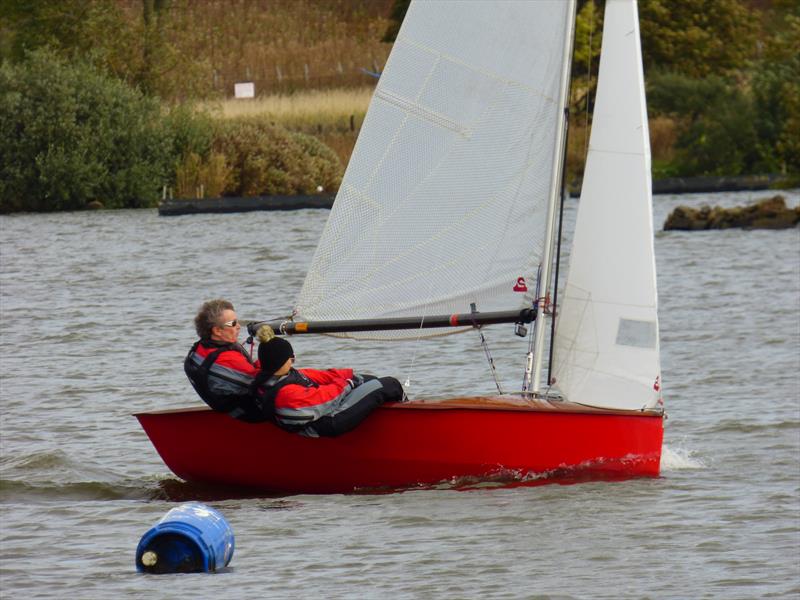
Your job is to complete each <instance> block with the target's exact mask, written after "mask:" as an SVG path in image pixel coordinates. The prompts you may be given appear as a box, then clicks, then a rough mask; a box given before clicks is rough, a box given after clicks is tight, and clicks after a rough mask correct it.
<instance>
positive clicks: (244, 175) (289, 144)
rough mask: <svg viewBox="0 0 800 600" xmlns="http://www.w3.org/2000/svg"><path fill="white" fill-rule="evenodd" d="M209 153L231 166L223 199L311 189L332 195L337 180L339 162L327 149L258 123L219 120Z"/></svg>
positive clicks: (311, 190) (334, 154) (300, 137)
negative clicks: (328, 191)
mask: <svg viewBox="0 0 800 600" xmlns="http://www.w3.org/2000/svg"><path fill="white" fill-rule="evenodd" d="M214 150H215V152H218V153H220V154H223V155H224V156H225V157H226V159H227V163H228V165H230V167H231V172H230V177H229V179H228V182H229V183H228V186H227V188H226V195H233V196H261V195H264V196H271V195H292V194H311V193H313V192H315V191H316V188H317V186H322V187H323V188H325V189H327V190H330V191H333V190H335V189H336V188H338V186H339V182H340V181H341V164H340V163H339V159H338V157H337V156H336V153H335V152H333V150H331V149H330V148H328V147H327V146H325V145H324V144H323V143H322V142H320V141H319V140H317V139H316V138H313V137H311V136H308V135H304V134H301V133H292V132H289V131H287V130H286V129H284V128H283V127H280V126H277V125H273V124H271V123H269V122H267V121H265V120H263V119H257V118H252V117H250V118H238V119H231V120H226V121H222V122H220V124H219V127H218V132H217V136H216V139H215V141H214Z"/></svg>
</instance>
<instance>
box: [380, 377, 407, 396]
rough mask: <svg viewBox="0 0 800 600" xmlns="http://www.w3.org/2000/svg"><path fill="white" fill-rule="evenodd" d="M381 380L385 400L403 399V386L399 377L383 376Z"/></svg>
mask: <svg viewBox="0 0 800 600" xmlns="http://www.w3.org/2000/svg"><path fill="white" fill-rule="evenodd" d="M380 382H381V384H383V392H384V395H385V400H384V401H385V402H399V401H400V400H402V399H403V386H402V384H401V383H400V382H399V381H398V380H397V379H395V378H394V377H381V378H380Z"/></svg>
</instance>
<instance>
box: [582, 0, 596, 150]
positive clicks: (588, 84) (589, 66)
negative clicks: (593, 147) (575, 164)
mask: <svg viewBox="0 0 800 600" xmlns="http://www.w3.org/2000/svg"><path fill="white" fill-rule="evenodd" d="M594 11H595V4H594V0H592V8H591V15H590V16H589V52H588V56H587V58H586V63H587V64H586V76H587V77H588V81H587V82H586V128H585V129H584V134H583V158H584V160H585V159H586V154H587V152H588V147H589V95H590V92H589V90H591V89H592V86H591V83H592V34H594Z"/></svg>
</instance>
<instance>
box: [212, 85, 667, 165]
mask: <svg viewBox="0 0 800 600" xmlns="http://www.w3.org/2000/svg"><path fill="white" fill-rule="evenodd" d="M373 91H374V88H373V87H371V86H362V87H360V88H348V89H330V90H309V91H305V92H296V93H294V94H274V95H264V96H259V97H258V98H255V99H252V100H236V99H228V100H223V101H217V102H207V103H204V104H202V105H200V107H201V108H202V109H203V110H206V111H208V112H209V113H210V114H212V115H213V116H214V117H215V118H218V119H223V120H224V119H235V118H241V117H255V118H258V119H260V120H265V121H269V122H272V123H275V124H277V125H280V126H282V127H284V128H286V129H288V130H289V131H295V132H299V133H305V134H308V135H313V136H314V137H316V138H317V139H319V140H320V141H322V142H323V143H324V144H325V145H327V146H329V147H330V148H331V149H333V150H334V152H336V155H337V156H338V157H339V161H340V162H341V163H342V165H343V166H346V165H347V163H348V161H349V160H350V155H351V153H352V151H353V147H354V145H355V142H356V138H357V137H358V131H359V129H360V128H361V124H362V123H363V122H364V117H365V115H366V112H367V107H368V106H369V101H370V99H371V98H372V93H373ZM589 132H590V128H589V127H587V120H586V117H585V115H574V116H573V119H572V123H571V125H570V136H569V146H568V149H567V169H568V179H569V180H570V181H572V180H575V179H579V178H580V176H581V173H582V170H583V164H584V162H585V159H586V151H587V149H588V147H589V143H588V140H589ZM676 135H677V134H676V124H675V122H674V121H673V120H672V119H670V118H668V117H664V116H659V117H656V118H653V119H651V120H650V145H651V148H652V154H653V164H654V170H655V174H656V176H658V175H659V165H668V164H669V162H670V161H671V160H672V159H673V157H674V154H675V150H674V148H675V139H676Z"/></svg>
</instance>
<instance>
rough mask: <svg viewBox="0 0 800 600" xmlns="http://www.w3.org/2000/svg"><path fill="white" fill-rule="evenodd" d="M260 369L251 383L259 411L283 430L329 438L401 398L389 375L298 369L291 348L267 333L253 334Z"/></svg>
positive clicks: (265, 330)
mask: <svg viewBox="0 0 800 600" xmlns="http://www.w3.org/2000/svg"><path fill="white" fill-rule="evenodd" d="M257 337H258V339H259V341H260V342H261V343H260V344H259V346H258V360H259V363H260V365H261V371H260V373H259V374H258V376H257V377H256V380H255V382H254V385H253V389H254V393H255V397H256V399H257V400H258V402H259V403H260V404H261V406H262V409H263V411H264V413H265V414H266V415H268V416H270V417H271V419H272V420H273V421H274V422H275V423H276V424H277V425H278V426H279V427H281V428H282V429H285V430H287V431H291V432H294V433H300V434H302V435H305V436H308V437H319V436H326V437H333V436H337V435H341V434H343V433H346V432H348V431H350V430H352V429H354V428H355V427H356V426H357V425H358V424H359V423H361V421H363V420H364V419H366V418H367V417H368V416H369V414H370V413H371V412H372V411H373V410H375V409H376V408H377V407H378V406H379V405H381V404H383V403H384V402H400V401H402V400H403V397H404V395H403V386H401V385H400V382H399V381H397V379H395V378H394V377H381V378H377V377H373V376H371V375H356V374H355V373H353V370H352V369H328V370H325V371H320V370H317V369H302V370H298V369H295V368H294V367H293V364H294V350H293V349H292V345H291V344H290V343H289V342H288V341H287V340H285V339H283V338H279V337H276V336H275V334H274V332H273V331H272V329H270V328H269V327H267V326H263V327H262V328H261V329H259V330H258V334H257Z"/></svg>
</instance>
